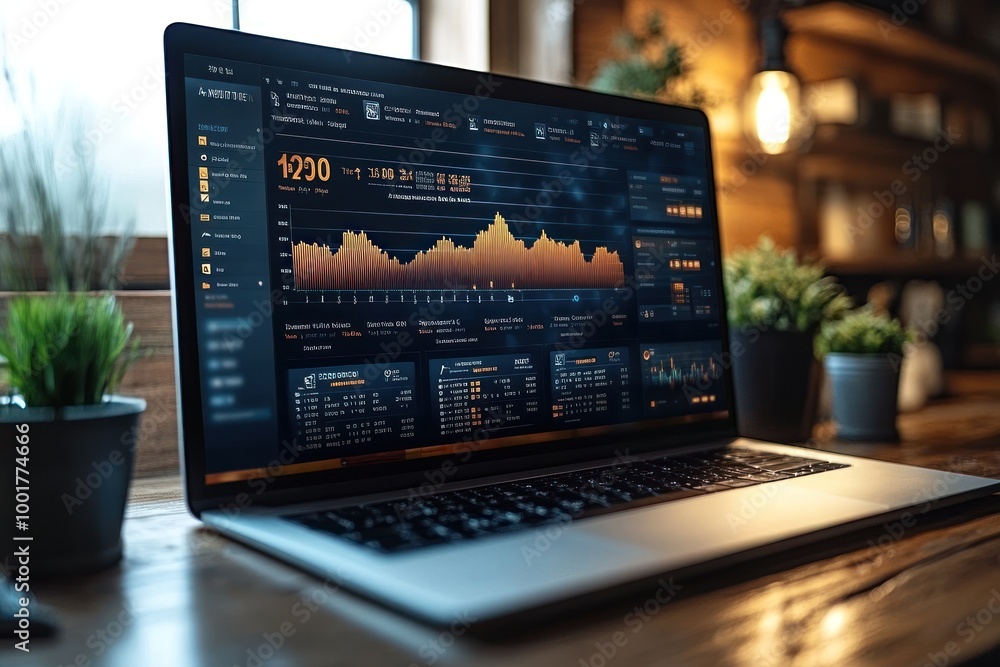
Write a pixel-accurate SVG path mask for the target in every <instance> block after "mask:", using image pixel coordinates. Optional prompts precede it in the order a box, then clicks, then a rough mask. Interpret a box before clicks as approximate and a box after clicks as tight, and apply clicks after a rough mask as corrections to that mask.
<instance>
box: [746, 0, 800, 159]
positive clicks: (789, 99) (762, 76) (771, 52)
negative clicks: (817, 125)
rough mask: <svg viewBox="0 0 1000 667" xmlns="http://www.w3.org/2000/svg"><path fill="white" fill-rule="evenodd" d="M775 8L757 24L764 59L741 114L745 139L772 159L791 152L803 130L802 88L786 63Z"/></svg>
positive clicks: (783, 31) (774, 5) (785, 32)
mask: <svg viewBox="0 0 1000 667" xmlns="http://www.w3.org/2000/svg"><path fill="white" fill-rule="evenodd" d="M778 4H780V3H771V11H768V12H766V13H765V14H764V16H762V18H761V20H760V42H761V51H762V55H763V58H762V60H761V65H760V69H759V70H758V71H757V73H756V74H754V75H753V77H752V78H751V79H750V85H749V88H748V89H747V94H746V99H745V102H744V112H743V113H744V117H745V119H746V133H747V136H748V137H749V138H750V140H751V141H752V142H753V143H755V144H756V145H757V146H759V147H760V149H761V150H762V151H764V152H765V153H768V154H771V155H776V154H778V153H784V152H786V151H789V150H791V149H792V148H794V147H795V146H796V145H798V142H799V140H800V139H801V138H802V135H803V133H804V132H803V131H804V130H805V129H806V128H805V125H806V123H804V122H803V117H804V116H805V115H806V114H803V113H802V103H801V90H802V87H801V85H800V84H799V80H798V77H796V76H795V74H794V73H793V72H792V71H791V69H789V67H788V65H787V63H786V62H785V37H786V36H787V35H788V29H787V28H786V27H785V25H784V23H782V21H781V18H780V17H779V16H778V12H777V6H778Z"/></svg>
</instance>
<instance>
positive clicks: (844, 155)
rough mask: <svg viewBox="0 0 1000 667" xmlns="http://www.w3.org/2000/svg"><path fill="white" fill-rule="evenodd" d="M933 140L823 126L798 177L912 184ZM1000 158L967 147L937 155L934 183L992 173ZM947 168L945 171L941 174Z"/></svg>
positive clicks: (953, 148)
mask: <svg viewBox="0 0 1000 667" xmlns="http://www.w3.org/2000/svg"><path fill="white" fill-rule="evenodd" d="M933 145H934V142H933V141H924V140H920V139H911V138H908V137H897V136H894V135H888V134H874V133H871V132H867V131H864V130H859V129H856V128H850V127H837V126H829V125H826V126H820V127H818V128H817V129H816V133H815V135H814V136H813V138H812V140H811V143H810V145H809V147H808V152H806V153H803V154H802V155H801V156H800V160H801V161H800V165H799V169H800V176H801V177H803V178H806V179H809V180H819V179H827V180H836V181H840V182H845V183H855V184H862V185H868V184H871V183H875V184H883V185H884V186H886V185H888V184H889V183H891V182H892V181H894V180H896V179H900V180H902V181H904V182H905V183H907V184H909V183H910V182H911V181H912V178H913V174H914V171H913V169H915V168H917V167H918V165H917V163H916V161H915V159H922V158H921V156H922V154H923V152H924V151H925V150H927V149H928V148H930V147H933ZM997 164H1000V157H998V156H996V155H994V154H993V153H984V152H981V151H976V150H973V149H971V148H968V147H965V146H950V147H949V148H948V149H947V150H945V151H941V152H938V153H937V159H935V161H934V163H933V164H932V165H931V169H935V167H938V169H936V170H935V173H934V177H935V178H942V177H943V178H945V179H947V180H950V181H955V180H960V179H966V180H967V179H969V178H976V177H981V176H982V175H983V174H986V173H993V172H994V171H995V170H996V166H997ZM942 167H943V169H941V168H942Z"/></svg>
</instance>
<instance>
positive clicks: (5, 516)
mask: <svg viewBox="0 0 1000 667" xmlns="http://www.w3.org/2000/svg"><path fill="white" fill-rule="evenodd" d="M138 354H139V352H138V340H137V339H136V338H134V337H132V327H131V325H129V324H126V323H125V321H124V318H123V316H122V312H121V309H120V307H119V306H118V304H117V303H116V302H115V299H114V297H113V296H112V295H110V294H80V293H71V292H60V293H53V294H35V295H31V296H19V297H16V298H14V299H12V300H11V301H10V302H9V304H8V307H7V313H6V321H5V322H4V324H3V326H2V327H0V356H3V357H5V358H6V363H7V378H6V382H7V385H8V389H7V390H6V395H5V396H3V397H0V443H3V446H2V449H3V450H4V451H5V452H6V454H5V457H4V461H3V463H2V464H0V497H3V498H5V499H6V500H5V502H3V503H0V544H2V545H3V546H2V547H0V552H3V551H7V550H8V549H13V548H14V547H15V546H19V545H21V544H22V543H21V542H17V541H14V539H13V538H14V537H15V536H22V537H25V536H26V537H30V538H31V541H30V542H25V544H30V553H31V566H32V573H36V574H70V573H82V572H89V571H94V570H98V569H101V568H104V567H107V566H109V565H112V564H114V563H117V562H118V560H119V559H120V558H121V553H122V544H121V526H122V517H123V515H124V511H125V501H126V499H127V495H128V486H129V481H130V479H131V474H132V467H133V458H134V456H133V455H134V449H135V442H136V436H137V434H138V419H139V415H140V414H141V413H142V411H143V410H144V409H145V407H146V404H145V401H143V400H141V399H135V398H125V397H120V396H115V395H114V391H115V389H116V388H117V386H118V384H119V383H120V382H121V379H122V376H123V375H124V374H125V371H126V370H127V369H128V368H129V366H130V365H131V363H132V362H133V361H134V360H135V359H136V358H137V356H138ZM0 555H4V554H3V553H0Z"/></svg>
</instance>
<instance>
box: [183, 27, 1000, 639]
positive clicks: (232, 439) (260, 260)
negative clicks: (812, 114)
mask: <svg viewBox="0 0 1000 667" xmlns="http://www.w3.org/2000/svg"><path fill="white" fill-rule="evenodd" d="M164 41H165V49H166V88H167V111H168V128H169V153H170V206H171V218H172V223H173V224H172V240H171V243H170V248H171V253H172V254H171V257H172V266H173V272H172V278H173V299H174V335H175V352H176V363H177V378H178V383H177V386H178V407H179V413H180V415H181V418H180V427H181V434H182V438H183V444H182V448H181V449H182V455H183V469H184V478H185V487H186V497H187V502H188V505H189V507H190V510H191V512H193V513H194V515H195V516H197V517H198V518H199V519H200V520H201V521H203V522H204V523H205V524H207V525H209V526H212V527H213V528H215V529H217V530H218V531H220V532H221V533H223V534H225V535H227V536H230V537H232V538H233V539H235V540H238V541H240V542H243V543H245V544H247V545H250V546H252V547H255V548H256V549H258V550H260V551H263V552H266V553H268V554H271V555H273V556H274V557H276V558H278V559H281V560H282V561H285V562H288V563H291V564H293V565H295V566H298V567H299V568H302V569H304V570H307V571H309V572H311V573H313V574H315V575H316V576H317V577H320V578H322V579H324V580H326V581H328V582H332V583H333V584H334V585H336V586H338V587H342V588H344V589H347V590H350V591H353V592H355V593H357V594H360V595H363V596H366V597H368V598H371V599H374V600H377V601H379V602H381V603H383V604H385V605H388V606H391V607H393V608H395V609H397V610H401V611H403V612H405V613H406V614H409V615H412V616H415V617H418V618H420V619H423V620H425V621H427V622H429V623H432V624H435V625H441V626H448V625H451V624H453V623H455V622H456V621H460V620H462V619H475V622H476V625H477V626H481V625H486V626H488V625H490V624H496V623H503V622H512V621H517V620H524V619H528V618H536V617H538V616H539V615H544V614H551V613H552V611H553V610H555V609H559V608H569V609H572V608H575V607H576V606H578V605H579V604H580V603H581V601H585V600H599V599H603V598H604V597H605V596H607V595H622V594H628V593H627V592H628V591H629V590H631V589H632V588H635V587H639V586H655V585H656V583H655V582H657V581H660V580H661V578H662V577H664V576H665V575H674V576H686V575H690V574H693V573H697V572H704V571H707V570H710V569H712V568H719V567H723V566H729V565H732V564H734V563H737V562H740V561H743V560H747V559H751V558H759V557H761V556H765V555H768V554H772V553H777V552H779V551H782V550H787V549H790V548H794V547H799V546H802V545H805V544H808V543H809V542H812V541H816V540H819V539H823V538H828V537H830V536H833V535H838V534H842V533H846V532H848V531H851V530H856V529H857V528H859V527H862V526H872V525H878V524H880V523H882V522H884V521H887V520H888V518H889V517H892V516H894V515H900V514H901V513H902V512H904V511H905V510H906V509H907V508H911V507H913V506H921V507H922V508H924V509H926V507H928V506H929V505H928V504H936V505H948V504H952V503H957V502H960V501H963V500H966V499H969V498H972V497H976V496H982V495H987V494H990V493H993V492H994V491H996V490H997V489H998V487H1000V482H997V481H995V480H988V479H980V478H976V477H970V476H966V475H959V474H951V473H945V472H937V471H931V470H925V469H921V468H916V467H910V466H905V465H896V464H890V463H884V462H880V461H874V460H867V459H863V458H857V457H852V456H843V455H839V454H833V453H827V452H822V451H817V450H811V449H805V448H799V447H792V446H787V445H782V444H776V443H766V442H759V441H751V440H748V439H745V438H740V437H739V435H738V433H737V430H736V426H735V424H736V422H735V418H734V415H735V411H736V409H738V406H737V405H735V404H734V400H733V389H732V378H731V376H730V368H731V366H732V363H733V358H732V355H730V353H729V350H728V345H727V339H728V337H727V330H726V318H725V298H724V294H723V291H722V278H721V271H720V260H721V254H720V249H719V221H718V212H717V206H716V201H715V186H714V178H713V167H712V149H711V141H710V132H709V126H708V122H707V119H706V117H705V115H704V114H703V113H702V112H701V111H698V110H695V109H688V108H681V107H674V106H664V105H660V104H655V103H651V102H645V101H638V100H631V99H624V98H620V97H614V96H608V95H601V94H597V93H593V92H588V91H584V90H577V89H572V88H567V87H559V86H554V85H546V84H542V83H535V82H531V81H525V80H519V79H515V78H510V77H502V76H497V75H494V74H487V73H480V72H473V71H466V70H461V69H454V68H448V67H441V66H437V65H431V64H425V63H419V62H411V61H401V60H396V59H390V58H383V57H377V56H373V55H366V54H361V53H353V52H349V51H343V50H337V49H331V48H322V47H317V46H310V45H305V44H299V43H293V42H290V41H282V40H278V39H270V38H265V37H260V36H255V35H249V34H244V33H239V32H231V31H223V30H216V29H210V28H205V27H198V26H193V25H184V24H175V25H171V26H170V27H168V28H167V30H166V33H165V37H164Z"/></svg>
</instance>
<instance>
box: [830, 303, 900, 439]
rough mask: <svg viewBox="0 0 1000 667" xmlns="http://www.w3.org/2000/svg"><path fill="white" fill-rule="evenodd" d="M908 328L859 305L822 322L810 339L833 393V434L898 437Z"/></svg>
mask: <svg viewBox="0 0 1000 667" xmlns="http://www.w3.org/2000/svg"><path fill="white" fill-rule="evenodd" d="M909 340H910V334H909V332H908V331H907V330H906V329H904V328H903V326H902V325H901V324H900V323H899V320H897V319H890V318H889V317H887V316H885V315H879V314H877V313H875V311H874V310H872V309H870V308H862V309H860V310H857V311H854V312H852V313H849V314H848V315H846V316H845V317H844V318H843V319H841V320H839V321H837V322H828V323H826V324H824V325H823V327H822V328H821V329H820V332H819V335H818V336H817V337H816V356H817V357H818V358H820V359H822V360H823V366H824V368H825V369H826V374H827V376H828V377H829V378H830V389H831V392H832V394H833V420H834V422H835V423H836V424H837V435H838V436H839V437H841V438H845V439H849V440H898V439H899V433H898V432H897V431H896V411H897V400H898V395H899V369H900V366H902V363H903V348H904V347H905V346H906V343H907V342H908V341H909Z"/></svg>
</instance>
